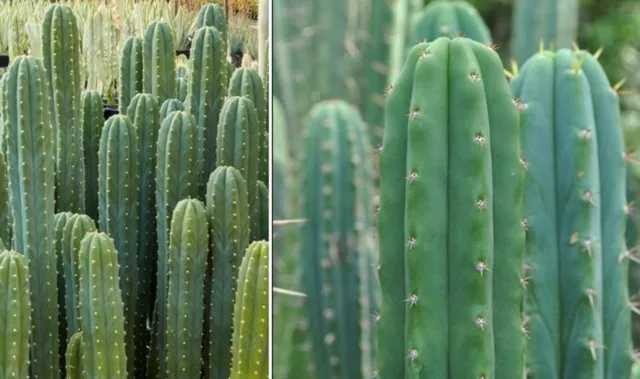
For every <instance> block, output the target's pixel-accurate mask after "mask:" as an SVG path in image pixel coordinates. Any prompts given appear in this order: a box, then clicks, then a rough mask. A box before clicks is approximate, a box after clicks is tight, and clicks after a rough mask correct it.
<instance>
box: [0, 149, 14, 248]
mask: <svg viewBox="0 0 640 379" xmlns="http://www.w3.org/2000/svg"><path fill="white" fill-rule="evenodd" d="M0 138H2V137H0ZM2 141H3V140H2V139H0V144H3V143H2ZM8 175H9V172H8V168H7V161H6V159H5V153H4V152H2V149H0V241H2V242H4V243H5V244H6V245H7V246H9V247H10V246H11V235H12V234H13V233H12V231H13V227H12V225H11V224H12V221H11V203H10V200H9V178H8Z"/></svg>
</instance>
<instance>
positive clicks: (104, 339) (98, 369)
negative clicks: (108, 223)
mask: <svg viewBox="0 0 640 379" xmlns="http://www.w3.org/2000/svg"><path fill="white" fill-rule="evenodd" d="M130 225H131V224H130ZM118 255H119V254H118V251H116V248H115V246H114V243H113V240H112V239H111V238H110V237H109V236H107V235H106V234H104V233H98V232H92V233H88V234H87V235H86V236H85V237H84V238H83V240H82V243H81V246H80V254H79V259H80V261H79V271H80V314H81V322H82V345H81V348H80V349H81V350H82V366H83V370H84V377H85V378H111V379H126V378H127V354H126V351H125V326H124V325H125V319H124V306H123V299H122V296H121V293H120V274H119V272H118V270H119V265H118Z"/></svg>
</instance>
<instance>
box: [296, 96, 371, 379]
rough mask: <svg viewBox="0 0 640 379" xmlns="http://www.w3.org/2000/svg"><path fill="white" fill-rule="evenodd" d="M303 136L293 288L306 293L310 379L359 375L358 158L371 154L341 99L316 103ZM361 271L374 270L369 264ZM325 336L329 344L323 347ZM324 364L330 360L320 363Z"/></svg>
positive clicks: (363, 165) (366, 254)
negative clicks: (297, 279)
mask: <svg viewBox="0 0 640 379" xmlns="http://www.w3.org/2000/svg"><path fill="white" fill-rule="evenodd" d="M304 134H305V136H304V142H303V143H304V145H303V146H304V148H303V150H304V151H305V154H306V155H305V156H304V157H302V159H301V168H302V169H301V170H300V171H301V173H303V175H304V178H303V179H302V180H301V183H304V184H303V186H302V188H301V189H300V193H302V194H304V195H303V196H304V197H305V199H304V200H303V204H304V206H303V208H302V212H303V213H302V214H301V216H302V218H304V219H307V220H309V221H308V222H307V223H305V224H304V225H303V226H302V232H301V235H302V239H301V240H302V241H301V246H300V247H299V249H301V250H302V251H304V254H300V255H299V256H300V259H301V260H302V262H301V275H300V278H301V280H302V286H301V288H300V290H301V291H303V292H304V293H306V294H307V299H305V300H306V306H307V309H306V316H307V320H305V321H304V324H306V330H304V331H303V332H304V333H305V334H306V336H307V338H308V339H309V341H307V342H308V343H310V344H311V351H312V354H313V359H314V363H315V367H316V370H317V377H319V378H324V377H327V378H328V377H333V376H338V377H344V378H361V377H368V376H371V374H372V373H371V372H368V373H363V372H362V369H363V365H362V362H363V357H362V356H361V350H360V349H361V346H363V349H364V348H366V347H367V341H365V340H364V338H363V335H364V334H365V333H366V332H367V331H364V330H362V328H361V325H362V321H365V320H363V319H362V318H361V310H362V307H363V306H365V304H363V303H364V301H369V302H371V301H373V300H374V299H372V298H371V296H372V294H371V293H361V290H360V286H361V283H360V281H361V278H362V276H363V273H360V272H359V267H360V261H361V260H366V261H369V260H370V259H373V256H372V254H373V252H374V250H373V249H372V246H370V243H364V242H365V241H366V240H367V238H371V235H370V234H369V233H370V230H371V225H369V223H370V222H371V221H370V220H371V219H372V216H373V215H372V214H371V213H372V210H373V205H372V204H371V203H370V201H371V199H372V198H373V196H372V190H373V177H372V167H371V165H370V163H369V161H367V160H361V159H358V157H364V156H367V155H371V151H370V147H369V146H370V145H369V143H368V136H367V135H366V134H365V129H364V122H363V121H362V119H361V118H360V115H359V113H358V111H357V110H356V109H355V108H354V107H352V106H351V105H349V104H347V103H344V102H342V101H325V102H321V103H319V104H317V105H316V106H315V107H314V108H313V109H312V111H311V112H310V114H309V116H308V119H307V122H306V125H305V130H304ZM312 199H316V200H313V201H312ZM370 263H372V262H370ZM368 269H369V270H370V271H372V273H373V270H374V269H375V266H374V265H372V264H370V265H369V267H368ZM367 276H369V275H367ZM327 314H333V315H334V317H325V315H327ZM372 317H373V315H372V314H369V315H367V318H372ZM309 326H311V327H309ZM327 336H331V337H327ZM326 338H335V341H334V342H333V343H332V344H330V345H329V344H326V343H325V339H326ZM369 345H370V344H369ZM368 348H369V349H368V350H369V351H371V346H368ZM364 350H366V349H364ZM330 357H334V358H330ZM329 359H331V360H334V361H335V362H337V363H336V364H335V365H332V366H329V365H326V364H325V363H324V362H328V361H329Z"/></svg>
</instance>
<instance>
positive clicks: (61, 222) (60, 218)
mask: <svg viewBox="0 0 640 379" xmlns="http://www.w3.org/2000/svg"><path fill="white" fill-rule="evenodd" d="M73 215H74V214H73V213H71V212H61V213H56V214H55V215H54V225H55V227H54V228H55V230H54V232H53V233H54V240H55V242H54V244H55V250H56V263H57V267H56V270H57V272H58V280H57V289H58V336H59V338H60V344H59V345H58V354H59V355H60V368H61V369H62V370H63V373H64V367H65V364H64V355H65V354H64V353H65V348H66V343H67V338H68V336H69V335H70V334H68V333H67V315H66V312H65V296H66V290H65V275H64V274H65V273H64V266H63V264H62V262H63V258H62V256H63V254H64V252H63V250H62V236H63V232H64V226H65V225H66V223H67V220H68V219H69V218H70V217H71V216H73ZM73 332H74V331H71V334H73Z"/></svg>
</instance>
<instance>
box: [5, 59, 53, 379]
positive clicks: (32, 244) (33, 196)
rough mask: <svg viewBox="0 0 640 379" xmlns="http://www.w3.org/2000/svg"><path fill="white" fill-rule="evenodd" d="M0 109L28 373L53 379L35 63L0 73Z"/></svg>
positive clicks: (45, 141)
mask: <svg viewBox="0 0 640 379" xmlns="http://www.w3.org/2000/svg"><path fill="white" fill-rule="evenodd" d="M6 75H7V79H6V81H5V88H4V91H5V93H4V94H5V98H6V108H5V109H4V112H3V114H4V117H5V127H6V129H5V133H6V137H5V138H6V144H7V157H8V163H9V186H10V189H9V193H10V197H11V209H12V212H13V222H14V224H13V227H14V248H15V250H16V251H19V252H21V253H22V254H24V255H25V256H26V257H27V260H28V264H29V267H30V270H31V273H32V277H31V280H30V286H31V296H32V299H31V304H32V320H33V330H32V333H31V338H32V345H31V346H32V347H31V358H32V367H31V372H32V375H33V376H34V377H35V376H38V378H40V379H43V378H59V375H60V373H59V362H58V354H57V353H58V325H57V324H58V322H57V318H56V317H51V316H52V315H55V314H56V313H57V311H58V306H57V292H56V287H55V285H53V284H54V283H56V275H57V274H56V267H57V265H56V256H55V251H54V235H53V232H54V226H55V225H54V188H55V186H54V166H53V162H54V159H55V149H54V132H53V128H52V126H51V122H50V120H49V96H48V94H49V92H48V89H47V77H46V72H45V70H44V68H43V67H42V64H41V63H40V61H39V60H37V59H35V58H32V57H23V56H20V57H18V58H16V59H15V60H14V61H13V63H12V64H11V67H10V68H9V72H8V73H7V74H6ZM47 283H48V284H47Z"/></svg>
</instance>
